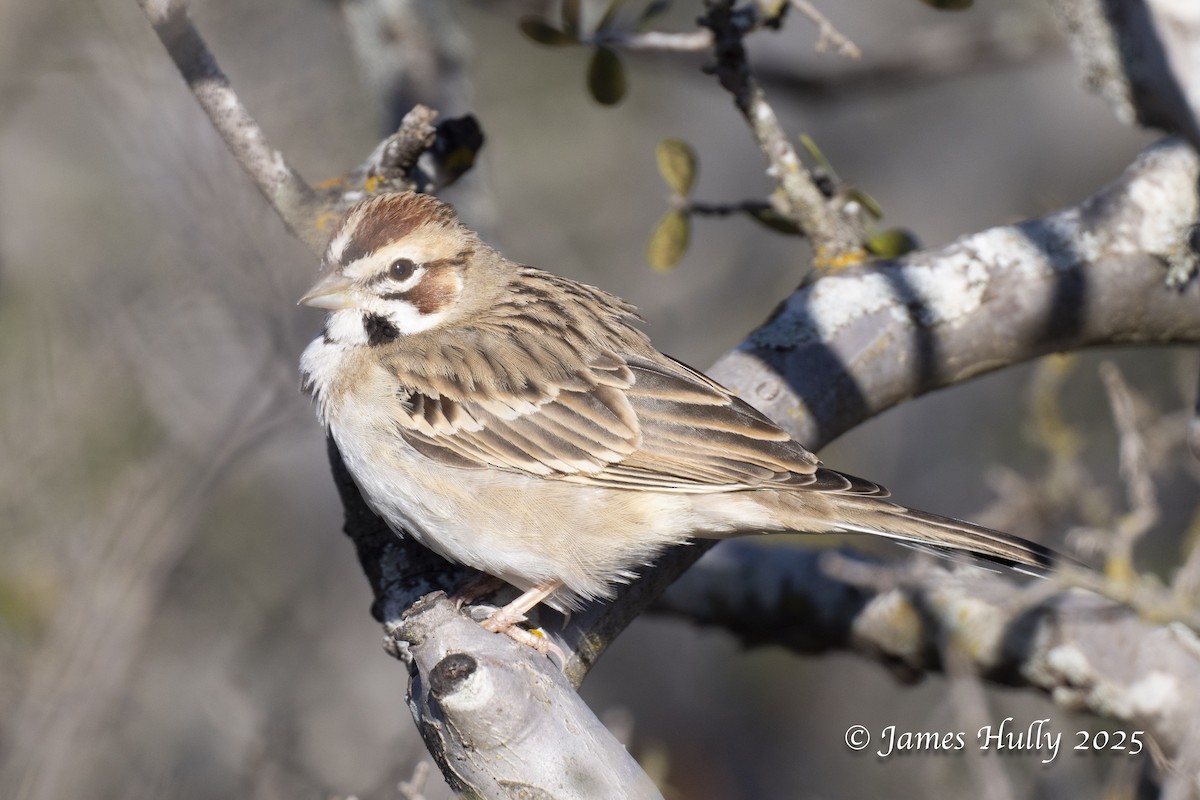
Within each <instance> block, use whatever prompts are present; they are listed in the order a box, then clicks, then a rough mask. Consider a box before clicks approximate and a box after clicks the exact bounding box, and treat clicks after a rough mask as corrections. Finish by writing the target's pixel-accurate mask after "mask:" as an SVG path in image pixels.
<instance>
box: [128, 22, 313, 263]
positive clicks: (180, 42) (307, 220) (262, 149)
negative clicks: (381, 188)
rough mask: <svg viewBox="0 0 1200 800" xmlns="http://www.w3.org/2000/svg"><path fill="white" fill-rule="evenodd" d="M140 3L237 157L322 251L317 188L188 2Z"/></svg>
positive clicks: (298, 231)
mask: <svg viewBox="0 0 1200 800" xmlns="http://www.w3.org/2000/svg"><path fill="white" fill-rule="evenodd" d="M138 4H139V5H140V6H141V7H142V11H144V12H145V13H146V16H147V17H148V18H149V19H150V24H151V25H152V26H153V27H154V32H155V33H156V34H158V38H159V40H160V41H161V42H162V44H163V47H164V48H166V50H167V54H168V55H169V56H170V57H171V60H172V61H174V62H175V67H176V68H177V69H178V70H179V74H180V75H182V76H183V79H184V80H185V81H187V85H188V88H189V89H191V90H192V94H193V95H195V97H196V102H197V103H199V104H200V107H201V108H202V109H204V113H205V114H207V115H208V118H209V121H210V122H212V124H213V127H214V128H216V129H217V133H219V134H220V135H221V138H222V139H224V140H225V144H226V146H227V147H228V148H229V151H230V152H231V153H232V154H233V156H234V158H236V159H237V162H238V163H239V164H241V165H242V168H243V169H245V170H246V172H247V174H249V175H250V177H251V178H252V179H253V180H254V182H255V183H256V184H257V185H258V188H259V190H260V191H261V192H262V193H263V195H264V196H265V197H266V198H267V202H269V203H270V204H271V206H272V208H274V209H275V210H276V211H277V212H278V213H279V216H280V217H281V218H282V219H283V222H284V224H285V225H287V226H288V229H289V230H291V232H292V233H293V234H295V235H296V238H298V239H300V240H301V241H302V242H304V243H305V244H307V245H308V247H309V249H310V250H312V251H313V252H314V253H318V254H319V253H321V252H322V251H323V250H324V249H325V240H326V239H327V238H328V234H327V233H325V232H324V231H321V230H319V229H317V228H316V227H315V226H314V225H313V222H314V220H316V218H317V216H318V214H319V213H320V211H321V203H320V201H319V199H318V198H317V196H316V193H315V192H313V190H312V188H311V187H310V186H309V185H308V183H307V182H306V181H305V180H304V178H302V177H300V174H299V173H298V172H296V171H295V170H294V169H292V168H291V167H290V166H288V163H287V161H286V160H285V159H284V157H283V154H282V153H280V152H279V151H278V150H276V149H275V148H273V147H271V146H270V145H269V144H268V143H267V137H266V134H264V133H263V131H262V128H260V127H259V126H258V123H257V122H256V121H255V120H254V118H253V117H251V116H250V112H249V111H247V110H246V107H245V106H244V105H242V101H241V99H240V98H239V97H238V96H237V93H236V92H235V91H234V90H233V87H232V86H231V85H230V83H229V79H228V78H227V77H225V73H224V72H222V71H221V68H220V67H219V66H217V60H216V58H214V57H213V54H212V53H211V52H210V51H209V49H208V45H206V44H205V43H204V39H203V38H201V36H200V33H199V31H197V30H196V27H195V26H194V25H193V24H192V21H191V19H189V18H188V14H187V5H186V3H184V2H183V1H182V0H138Z"/></svg>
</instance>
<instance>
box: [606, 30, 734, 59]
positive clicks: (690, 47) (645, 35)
mask: <svg viewBox="0 0 1200 800" xmlns="http://www.w3.org/2000/svg"><path fill="white" fill-rule="evenodd" d="M583 42H584V43H585V44H590V45H596V46H600V47H611V48H614V49H620V50H633V51H646V52H660V53H702V52H704V51H706V50H708V49H709V48H710V47H712V44H713V35H712V31H708V30H699V31H691V32H689V33H666V32H663V31H645V32H642V33H639V32H637V31H621V30H604V31H597V32H596V33H594V34H592V35H591V36H587V37H584V39H583Z"/></svg>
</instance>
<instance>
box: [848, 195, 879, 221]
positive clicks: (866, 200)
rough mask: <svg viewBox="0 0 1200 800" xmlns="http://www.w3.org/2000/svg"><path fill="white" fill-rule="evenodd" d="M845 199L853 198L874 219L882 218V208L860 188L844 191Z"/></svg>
mask: <svg viewBox="0 0 1200 800" xmlns="http://www.w3.org/2000/svg"><path fill="white" fill-rule="evenodd" d="M846 199H848V200H853V201H855V202H856V203H858V204H859V205H861V206H862V207H863V208H865V209H866V210H867V213H868V214H870V215H871V216H872V217H874V218H875V219H883V209H882V208H880V207H879V203H878V201H876V200H875V198H874V197H871V195H869V194H867V193H866V192H864V191H863V190H862V189H851V190H850V191H849V192H847V193H846Z"/></svg>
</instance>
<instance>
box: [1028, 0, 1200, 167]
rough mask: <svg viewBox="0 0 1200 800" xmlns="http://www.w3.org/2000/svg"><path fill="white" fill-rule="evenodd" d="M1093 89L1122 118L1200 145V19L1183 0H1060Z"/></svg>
mask: <svg viewBox="0 0 1200 800" xmlns="http://www.w3.org/2000/svg"><path fill="white" fill-rule="evenodd" d="M1052 5H1053V7H1054V10H1055V13H1056V15H1057V16H1058V19H1059V23H1060V25H1061V27H1062V28H1063V30H1064V31H1065V32H1066V34H1067V38H1068V40H1069V41H1070V43H1071V50H1072V52H1073V53H1074V54H1075V60H1076V61H1078V62H1079V64H1080V66H1081V67H1082V68H1083V71H1084V78H1085V80H1086V82H1087V84H1088V86H1089V88H1091V89H1093V90H1094V91H1096V92H1098V93H1099V94H1100V95H1101V96H1102V97H1104V99H1105V100H1107V101H1108V103H1109V105H1110V106H1112V109H1113V112H1114V113H1115V114H1116V115H1117V118H1118V119H1120V120H1122V121H1123V122H1125V123H1127V124H1133V123H1135V122H1136V123H1137V124H1139V125H1144V126H1147V127H1155V128H1158V129H1160V130H1163V131H1166V132H1167V133H1173V134H1178V135H1180V136H1184V137H1186V138H1187V139H1188V140H1190V141H1191V142H1192V144H1193V145H1196V146H1200V18H1197V15H1196V12H1195V6H1194V4H1192V3H1188V2H1186V0H1185V1H1184V2H1180V0H1144V1H1143V2H1124V1H1123V0H1054V2H1053V3H1052Z"/></svg>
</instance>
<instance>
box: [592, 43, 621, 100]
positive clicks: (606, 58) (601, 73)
mask: <svg viewBox="0 0 1200 800" xmlns="http://www.w3.org/2000/svg"><path fill="white" fill-rule="evenodd" d="M587 80H588V89H589V90H591V92H592V97H594V98H596V102H597V103H601V104H602V105H606V106H613V105H616V104H617V103H619V102H621V98H622V97H624V96H625V67H624V65H622V64H621V59H620V58H618V57H617V54H616V53H614V52H613V51H612V50H609V49H608V48H607V47H597V48H596V52H595V53H593V54H592V61H591V63H590V64H589V65H588V79H587Z"/></svg>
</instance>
